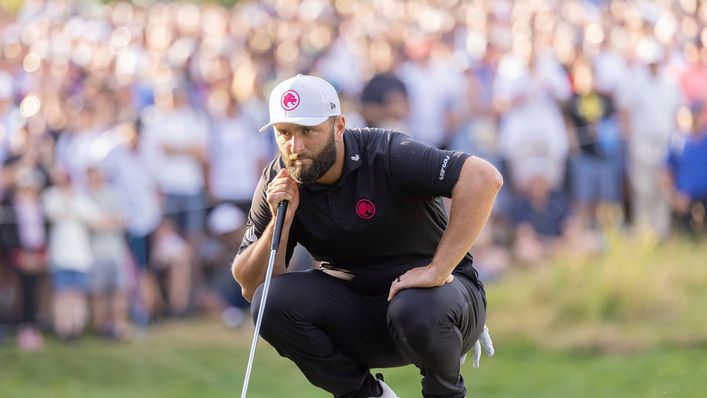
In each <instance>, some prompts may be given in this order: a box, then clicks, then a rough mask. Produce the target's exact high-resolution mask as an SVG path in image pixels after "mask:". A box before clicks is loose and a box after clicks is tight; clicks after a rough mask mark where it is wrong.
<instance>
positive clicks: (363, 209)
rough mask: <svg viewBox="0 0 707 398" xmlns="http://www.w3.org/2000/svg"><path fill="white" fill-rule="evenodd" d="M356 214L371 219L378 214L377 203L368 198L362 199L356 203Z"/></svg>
mask: <svg viewBox="0 0 707 398" xmlns="http://www.w3.org/2000/svg"><path fill="white" fill-rule="evenodd" d="M356 214H358V216H359V217H361V218H363V219H364V220H370V219H371V218H373V216H375V215H376V205H374V204H373V202H371V201H370V200H368V199H361V200H359V201H358V203H356Z"/></svg>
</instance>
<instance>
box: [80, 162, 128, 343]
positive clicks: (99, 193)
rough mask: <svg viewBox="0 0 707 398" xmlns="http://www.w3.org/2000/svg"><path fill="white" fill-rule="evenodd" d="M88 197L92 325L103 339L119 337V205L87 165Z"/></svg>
mask: <svg viewBox="0 0 707 398" xmlns="http://www.w3.org/2000/svg"><path fill="white" fill-rule="evenodd" d="M88 188H89V190H88V196H89V198H90V199H91V200H92V201H93V205H94V206H95V207H96V210H97V211H96V220H95V221H94V223H93V224H94V225H93V231H92V233H91V248H92V252H93V259H94V264H93V267H92V269H91V273H90V275H89V276H90V288H91V301H92V307H93V312H92V314H93V325H94V328H95V330H96V331H97V332H98V334H99V335H100V336H102V337H105V338H116V339H122V338H125V337H126V334H127V331H128V322H127V318H128V296H127V266H128V248H127V244H126V242H125V232H124V227H123V226H124V220H123V214H122V206H121V203H120V198H119V195H118V194H117V192H115V191H114V190H113V189H112V188H110V187H109V186H108V185H107V183H106V181H105V177H104V175H103V172H102V171H101V170H99V169H98V168H97V167H96V166H89V168H88Z"/></svg>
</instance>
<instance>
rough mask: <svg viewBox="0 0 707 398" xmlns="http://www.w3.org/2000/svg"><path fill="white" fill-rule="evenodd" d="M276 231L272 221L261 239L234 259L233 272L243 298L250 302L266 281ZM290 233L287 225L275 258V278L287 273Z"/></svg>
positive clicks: (283, 230) (283, 229) (284, 226)
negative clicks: (286, 260) (287, 249)
mask: <svg viewBox="0 0 707 398" xmlns="http://www.w3.org/2000/svg"><path fill="white" fill-rule="evenodd" d="M274 230H275V223H274V221H271V222H270V223H269V224H268V226H267V227H266V228H265V231H263V234H262V236H261V237H260V239H258V240H257V241H256V242H255V243H254V244H253V245H251V246H250V247H249V248H247V249H246V250H245V251H243V252H242V253H240V254H239V255H237V256H236V258H235V259H233V264H232V265H231V272H232V273H233V277H234V279H235V280H236V281H237V282H238V284H239V285H240V286H241V293H242V294H243V297H244V298H245V299H246V300H248V301H252V300H253V295H254V294H255V289H256V288H257V287H258V286H260V284H261V283H263V281H264V280H265V274H266V271H267V263H268V260H269V258H270V249H271V246H272V238H273V232H274ZM289 233H290V225H289V224H287V223H286V225H283V227H282V237H281V239H280V245H279V247H278V250H277V256H276V257H275V265H274V268H273V276H276V275H280V274H282V273H284V272H285V255H286V253H285V252H286V248H287V239H288V235H289Z"/></svg>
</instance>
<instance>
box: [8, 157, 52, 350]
mask: <svg viewBox="0 0 707 398" xmlns="http://www.w3.org/2000/svg"><path fill="white" fill-rule="evenodd" d="M15 167H17V170H16V171H15V172H14V176H15V183H14V189H7V190H6V191H5V193H4V197H3V200H2V205H3V207H4V208H5V211H4V216H5V217H4V218H3V223H2V225H0V234H1V237H2V238H1V241H2V242H1V244H2V249H3V251H5V252H6V253H8V255H9V261H10V264H11V266H12V267H13V268H14V270H15V271H16V273H17V276H18V280H19V288H20V295H19V296H20V308H21V310H20V311H21V317H20V325H19V328H18V331H17V344H18V345H19V347H20V349H21V350H22V351H27V352H33V351H39V350H41V349H42V347H43V338H42V334H41V332H40V331H39V328H38V324H37V313H38V311H39V305H38V304H39V293H40V292H39V288H40V281H41V277H42V274H43V273H44V272H45V271H46V265H47V256H46V254H47V251H46V249H47V233H46V232H47V231H46V222H45V219H44V211H43V210H42V204H41V201H40V196H39V194H40V192H41V189H42V188H43V186H44V185H45V183H46V181H45V177H44V175H43V174H42V173H41V172H39V170H37V169H36V168H34V167H31V166H26V165H21V166H15Z"/></svg>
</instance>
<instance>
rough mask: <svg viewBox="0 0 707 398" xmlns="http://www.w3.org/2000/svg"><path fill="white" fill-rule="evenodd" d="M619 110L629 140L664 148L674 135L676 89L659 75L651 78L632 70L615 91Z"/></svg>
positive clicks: (640, 69)
mask: <svg viewBox="0 0 707 398" xmlns="http://www.w3.org/2000/svg"><path fill="white" fill-rule="evenodd" d="M618 102H619V104H618V105H619V108H621V109H623V110H624V111H626V112H627V113H628V117H629V129H630V131H629V133H630V136H629V140H630V141H640V142H652V143H655V144H659V145H662V146H666V147H667V144H668V141H669V140H670V135H671V134H672V133H673V132H674V131H675V128H676V126H675V115H676V113H677V110H678V108H679V107H680V104H681V103H682V96H681V94H680V88H679V87H678V85H677V84H676V83H675V82H674V81H672V80H671V79H670V78H668V77H667V75H666V74H665V73H663V72H662V71H660V72H659V74H658V75H657V76H655V75H652V74H651V73H650V72H649V70H648V69H647V68H646V67H645V66H635V67H634V68H633V71H632V73H631V74H630V76H629V78H628V79H627V80H626V82H625V84H624V85H623V86H622V87H621V90H620V91H619V97H618Z"/></svg>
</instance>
